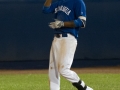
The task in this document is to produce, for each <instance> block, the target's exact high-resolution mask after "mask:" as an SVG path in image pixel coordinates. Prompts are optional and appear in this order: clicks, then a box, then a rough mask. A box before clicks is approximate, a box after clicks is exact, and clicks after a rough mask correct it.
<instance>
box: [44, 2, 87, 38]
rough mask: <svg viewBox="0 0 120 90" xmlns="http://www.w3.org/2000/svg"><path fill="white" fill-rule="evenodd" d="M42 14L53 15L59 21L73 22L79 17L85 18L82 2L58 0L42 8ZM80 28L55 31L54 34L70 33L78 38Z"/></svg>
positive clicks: (84, 8)
mask: <svg viewBox="0 0 120 90" xmlns="http://www.w3.org/2000/svg"><path fill="white" fill-rule="evenodd" d="M43 12H44V13H54V18H55V19H58V20H60V21H63V22H65V21H73V20H76V19H78V17H80V16H84V17H86V6H85V4H84V2H83V0H58V1H56V2H54V3H52V4H51V6H50V7H43ZM80 28H81V27H75V28H66V27H62V28H59V29H55V33H70V34H72V35H74V36H75V37H76V38H78V32H79V29H80Z"/></svg>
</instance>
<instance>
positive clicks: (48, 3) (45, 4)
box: [44, 0, 52, 7]
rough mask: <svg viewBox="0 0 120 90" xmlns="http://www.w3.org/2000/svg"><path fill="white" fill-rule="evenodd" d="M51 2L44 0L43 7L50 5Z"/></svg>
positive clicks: (50, 0)
mask: <svg viewBox="0 0 120 90" xmlns="http://www.w3.org/2000/svg"><path fill="white" fill-rule="evenodd" d="M51 3H52V0H46V1H45V3H44V7H50V5H51Z"/></svg>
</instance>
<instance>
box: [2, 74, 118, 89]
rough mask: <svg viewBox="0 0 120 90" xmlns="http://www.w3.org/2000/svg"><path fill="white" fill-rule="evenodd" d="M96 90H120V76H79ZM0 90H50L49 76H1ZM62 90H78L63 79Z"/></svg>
mask: <svg viewBox="0 0 120 90" xmlns="http://www.w3.org/2000/svg"><path fill="white" fill-rule="evenodd" d="M79 76H80V78H81V79H82V80H84V82H86V84H87V85H89V86H91V87H92V88H94V90H120V74H93V73H91V74H79ZM0 90H49V79H48V75H47V74H12V75H10V74H8V75H0ZM61 90H76V89H75V88H74V87H73V86H72V85H71V83H70V82H68V81H67V80H65V79H64V78H61Z"/></svg>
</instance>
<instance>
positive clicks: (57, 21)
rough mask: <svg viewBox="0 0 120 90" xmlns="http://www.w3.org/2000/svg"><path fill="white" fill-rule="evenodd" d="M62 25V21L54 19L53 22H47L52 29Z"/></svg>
mask: <svg viewBox="0 0 120 90" xmlns="http://www.w3.org/2000/svg"><path fill="white" fill-rule="evenodd" d="M63 26H64V22H63V21H59V20H55V22H51V23H49V27H50V28H52V29H56V28H61V27H63Z"/></svg>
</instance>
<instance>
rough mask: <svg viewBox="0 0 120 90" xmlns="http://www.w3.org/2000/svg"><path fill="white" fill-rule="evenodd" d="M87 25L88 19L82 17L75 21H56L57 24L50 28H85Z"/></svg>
mask: <svg viewBox="0 0 120 90" xmlns="http://www.w3.org/2000/svg"><path fill="white" fill-rule="evenodd" d="M85 24H86V17H83V16H80V17H79V18H78V19H76V20H73V21H66V22H63V21H59V20H55V22H51V23H50V24H49V26H50V27H51V28H53V29H55V28H61V27H68V28H75V27H82V28H85Z"/></svg>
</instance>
